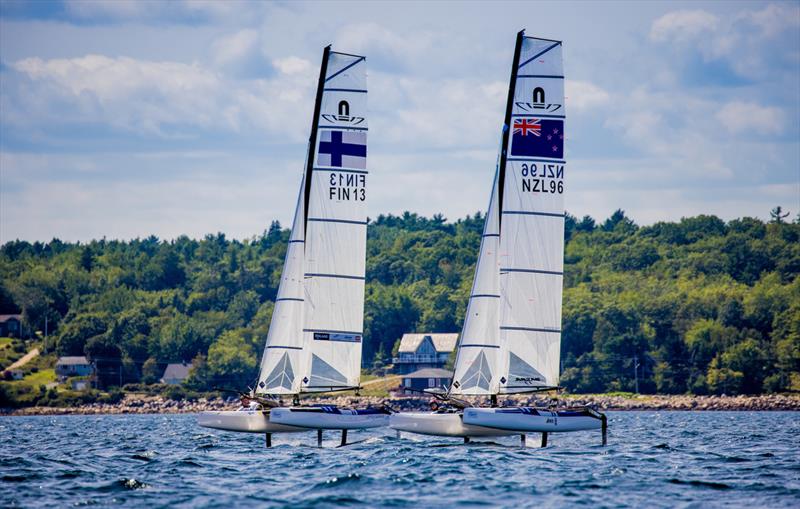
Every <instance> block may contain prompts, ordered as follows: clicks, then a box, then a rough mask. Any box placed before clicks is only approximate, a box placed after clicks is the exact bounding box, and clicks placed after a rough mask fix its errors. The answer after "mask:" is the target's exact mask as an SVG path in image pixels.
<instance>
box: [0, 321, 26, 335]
mask: <svg viewBox="0 0 800 509" xmlns="http://www.w3.org/2000/svg"><path fill="white" fill-rule="evenodd" d="M21 335H22V315H0V337H10V338H18V337H21Z"/></svg>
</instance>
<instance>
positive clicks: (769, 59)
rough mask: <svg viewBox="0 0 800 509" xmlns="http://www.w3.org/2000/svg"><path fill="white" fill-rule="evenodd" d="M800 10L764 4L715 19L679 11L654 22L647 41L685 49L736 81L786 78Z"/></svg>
mask: <svg viewBox="0 0 800 509" xmlns="http://www.w3.org/2000/svg"><path fill="white" fill-rule="evenodd" d="M798 28H800V6H799V5H798V4H796V3H780V4H775V3H773V4H767V5H765V6H764V7H763V8H761V9H759V10H742V11H739V12H738V13H735V14H733V15H729V16H726V17H724V18H720V17H717V16H715V15H714V14H711V13H709V12H706V11H703V10H679V11H674V12H670V13H667V14H665V15H663V16H661V17H660V18H658V19H656V20H655V21H653V24H652V26H651V29H650V38H651V40H653V41H655V42H659V43H670V44H673V43H675V42H677V43H680V44H679V45H677V46H679V47H681V48H685V47H690V48H692V49H693V50H694V51H696V52H697V53H698V54H699V55H700V56H701V57H702V58H703V60H704V61H705V62H714V61H721V62H724V63H725V64H726V65H727V66H729V67H730V69H732V70H733V72H735V73H736V74H738V75H739V76H742V77H744V78H747V79H750V78H751V77H752V76H753V75H754V74H757V73H763V72H772V73H773V74H778V73H784V72H791V71H792V70H793V69H792V68H791V67H788V68H787V66H786V63H787V62H792V63H793V66H794V69H796V65H797V61H798V52H797V40H798V38H800V33H799V32H798Z"/></svg>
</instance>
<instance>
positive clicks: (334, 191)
mask: <svg viewBox="0 0 800 509" xmlns="http://www.w3.org/2000/svg"><path fill="white" fill-rule="evenodd" d="M328 183H329V184H330V187H329V188H328V199H330V200H336V201H364V200H365V199H366V198H367V187H366V186H367V176H366V175H363V174H357V173H338V172H331V176H330V180H328Z"/></svg>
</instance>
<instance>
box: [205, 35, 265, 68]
mask: <svg viewBox="0 0 800 509" xmlns="http://www.w3.org/2000/svg"><path fill="white" fill-rule="evenodd" d="M254 50H256V51H257V50H258V32H257V31H255V30H250V29H245V30H240V31H238V32H236V33H234V34H231V35H228V36H225V37H221V38H219V39H217V40H216V41H214V43H213V45H212V46H211V51H212V53H213V55H214V56H213V58H214V62H215V63H216V64H217V65H223V66H224V65H230V64H232V63H237V62H240V61H242V60H246V59H247V57H248V56H249V55H250V54H252V52H253V51H254Z"/></svg>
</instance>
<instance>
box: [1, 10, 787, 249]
mask: <svg viewBox="0 0 800 509" xmlns="http://www.w3.org/2000/svg"><path fill="white" fill-rule="evenodd" d="M522 28H525V29H526V33H527V34H528V35H533V36H538V37H544V38H549V39H557V40H563V41H564V68H565V75H566V95H567V98H566V109H567V116H568V124H567V132H566V134H567V141H566V159H567V171H566V178H567V180H566V189H567V192H566V194H565V201H566V208H567V211H568V212H569V213H571V214H574V215H577V216H583V215H585V214H588V215H591V216H593V217H594V218H596V219H598V220H602V219H604V218H606V217H608V216H609V215H610V214H611V213H612V212H613V211H614V210H616V209H618V208H622V209H624V210H625V211H626V213H627V214H628V215H629V216H630V217H632V218H633V219H634V220H635V221H636V222H637V223H638V224H642V225H644V224H652V223H654V222H656V221H665V220H678V219H680V218H681V217H688V216H692V215H697V214H716V215H718V216H720V217H722V218H723V219H726V220H728V219H733V218H736V217H742V216H753V217H760V218H765V219H766V218H768V217H769V211H770V210H771V209H772V208H773V207H775V206H776V205H780V206H782V207H783V209H784V210H788V211H790V212H791V214H792V217H795V215H796V214H798V212H800V3H798V2H721V1H715V2H688V3H681V2H656V1H651V2H621V3H600V2H573V3H569V2H558V3H546V2H541V3H540V2H524V3H523V2H521V3H500V2H492V3H488V2H486V3H484V2H468V3H456V2H442V3H435V2H419V3H414V2H403V3H388V2H370V3H367V2H357V3H336V2H321V3H314V2H307V3H304V2H290V3H284V2H275V3H268V2H247V3H239V2H232V1H230V2H206V1H199V0H175V1H172V2H158V1H148V2H137V1H127V0H111V1H101V0H97V1H92V2H86V1H72V0H64V1H53V2H17V1H7V0H2V2H0V244H2V243H5V242H8V241H10V240H14V239H24V240H29V241H34V240H41V241H46V240H49V239H51V238H53V237H57V238H60V239H61V240H65V241H87V240H91V239H99V238H102V237H106V238H108V239H131V238H135V237H146V236H149V235H151V234H152V235H156V236H158V237H159V238H163V239H172V238H176V237H178V236H179V235H184V234H185V235H188V236H190V237H195V238H200V237H203V236H204V235H206V234H208V233H216V232H223V233H225V234H226V235H227V236H228V237H229V238H239V239H244V238H251V237H253V236H254V235H259V234H261V233H262V232H263V231H264V230H265V229H266V228H268V226H269V224H270V222H271V221H272V220H274V219H277V220H279V221H280V222H281V224H283V225H285V226H288V225H289V224H291V216H292V213H293V208H294V200H295V198H296V193H297V189H298V186H299V184H300V179H301V177H302V172H303V165H304V160H305V154H306V145H307V141H308V130H309V128H310V125H311V115H312V111H313V102H314V92H315V87H316V81H317V75H318V73H319V63H320V59H321V55H322V49H323V47H324V46H326V45H327V44H333V47H334V49H336V50H339V51H343V52H347V53H356V54H364V55H366V56H367V65H368V86H369V124H370V132H369V169H370V181H369V193H370V194H369V197H368V200H369V201H368V209H369V215H370V216H371V217H373V218H374V217H377V216H378V214H381V213H395V214H398V213H402V212H403V211H406V210H409V211H412V212H416V213H419V214H424V215H428V216H429V215H432V214H435V213H442V214H444V215H445V217H447V218H448V219H449V220H456V219H458V218H460V217H464V216H465V215H467V214H474V213H475V212H477V211H481V210H484V209H485V208H486V206H487V204H488V198H489V193H490V190H491V182H492V176H493V173H494V167H495V163H496V159H497V147H498V143H499V139H500V132H501V131H500V130H501V126H502V121H503V114H504V109H505V100H506V94H507V87H508V76H509V73H510V66H511V59H512V56H513V49H514V39H515V35H516V32H517V31H518V30H520V29H522Z"/></svg>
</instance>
